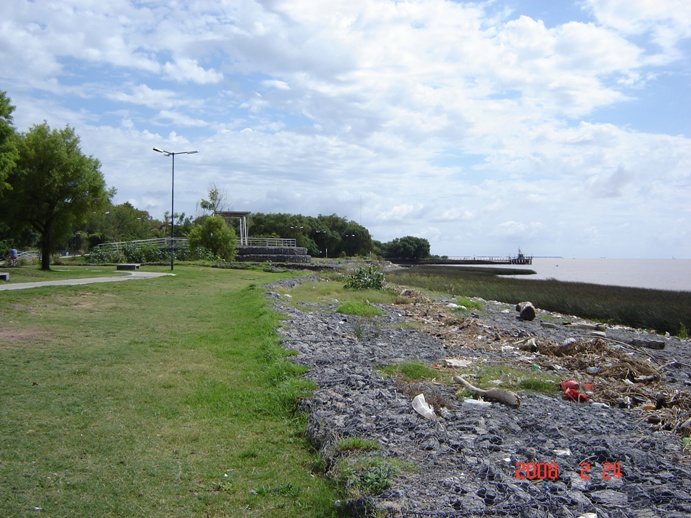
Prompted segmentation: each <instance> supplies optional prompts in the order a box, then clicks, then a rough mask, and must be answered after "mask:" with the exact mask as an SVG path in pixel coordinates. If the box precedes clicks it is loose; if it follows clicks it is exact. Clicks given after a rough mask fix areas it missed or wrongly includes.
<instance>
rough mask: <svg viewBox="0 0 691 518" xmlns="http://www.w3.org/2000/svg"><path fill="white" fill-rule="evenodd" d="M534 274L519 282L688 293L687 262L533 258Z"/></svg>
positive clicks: (689, 272) (690, 265)
mask: <svg viewBox="0 0 691 518" xmlns="http://www.w3.org/2000/svg"><path fill="white" fill-rule="evenodd" d="M515 268H523V269H529V270H535V271H536V272H537V275H530V276H519V278H523V279H557V280H558V281H573V282H587V283H590V284H605V285H609V286H629V287H634V288H652V289H657V290H676V291H691V259H562V258H555V259H533V264H532V266H515Z"/></svg>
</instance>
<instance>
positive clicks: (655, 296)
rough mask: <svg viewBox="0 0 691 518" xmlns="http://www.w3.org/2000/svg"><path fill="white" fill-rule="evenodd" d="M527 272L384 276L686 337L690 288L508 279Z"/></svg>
mask: <svg viewBox="0 0 691 518" xmlns="http://www.w3.org/2000/svg"><path fill="white" fill-rule="evenodd" d="M531 273H534V272H533V271H532V270H523V269H518V268H483V267H477V266H473V267H462V266H426V265H418V266H412V267H406V268H400V269H397V270H394V271H391V272H389V273H387V279H388V280H389V281H391V282H395V283H397V284H405V285H409V286H415V287H418V288H424V289H428V290H432V291H438V292H443V293H450V294H452V295H458V296H466V297H480V298H482V299H485V300H496V301H498V302H505V303H509V304H517V303H518V302H521V301H530V302H532V303H533V304H534V305H535V306H536V307H538V308H540V309H544V310H546V311H550V312H556V313H562V314H565V315H573V316H577V317H581V318H587V319H591V320H596V321H600V322H604V323H607V324H612V325H624V326H629V327H635V328H639V329H654V330H655V331H656V332H658V333H661V334H664V333H670V334H672V335H676V336H679V337H681V338H686V337H687V336H688V330H689V329H691V292H687V291H667V290H653V289H646V288H627V287H620V286H604V285H599V284H587V283H580V282H568V281H557V280H554V279H547V280H533V279H513V278H507V277H503V276H505V275H526V274H531Z"/></svg>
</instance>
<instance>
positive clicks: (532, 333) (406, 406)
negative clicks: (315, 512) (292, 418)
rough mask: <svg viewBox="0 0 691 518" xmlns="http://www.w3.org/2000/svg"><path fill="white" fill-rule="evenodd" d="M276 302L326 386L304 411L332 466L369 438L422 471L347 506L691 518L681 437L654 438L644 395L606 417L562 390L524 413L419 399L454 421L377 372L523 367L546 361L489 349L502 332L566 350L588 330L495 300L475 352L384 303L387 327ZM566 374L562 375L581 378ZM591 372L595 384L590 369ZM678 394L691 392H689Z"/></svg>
mask: <svg viewBox="0 0 691 518" xmlns="http://www.w3.org/2000/svg"><path fill="white" fill-rule="evenodd" d="M298 280H299V279H298ZM283 282H285V283H288V282H290V283H296V282H297V280H296V279H295V278H292V279H286V280H285V281H281V283H283ZM293 285H294V284H293ZM274 303H275V304H276V307H277V308H278V309H279V311H281V312H282V313H284V314H285V315H286V317H287V319H286V320H285V322H284V325H283V326H282V327H281V329H280V333H281V336H282V338H283V342H284V344H285V346H286V347H287V348H290V349H293V350H295V351H297V352H298V355H297V356H295V357H293V359H294V361H295V362H296V363H298V364H300V365H304V366H306V367H308V368H309V371H308V372H307V373H306V374H305V377H306V378H307V379H309V380H311V381H313V382H314V383H315V384H316V386H317V387H318V388H317V390H316V391H315V392H314V394H313V396H312V397H311V398H309V399H308V400H306V401H303V402H302V403H301V405H300V408H301V409H303V410H307V411H308V412H309V418H308V424H307V437H308V438H309V440H310V441H311V442H312V443H313V444H314V446H315V447H316V448H317V449H318V450H319V452H320V454H321V455H322V457H323V458H324V460H325V463H326V464H327V465H329V466H331V465H333V464H334V462H335V461H336V460H337V456H338V455H339V453H338V452H337V449H336V448H335V442H336V441H337V440H338V438H340V437H348V436H360V437H363V438H364V439H367V440H372V441H375V442H377V443H378V444H379V445H380V449H379V450H378V451H377V452H376V453H374V454H375V455H377V456H380V457H382V458H384V459H389V460H392V461H396V462H401V463H402V464H403V465H410V466H412V468H411V469H406V468H403V469H402V470H401V472H400V473H399V475H398V477H396V478H395V479H393V480H392V487H391V488H389V489H387V490H386V491H385V492H384V493H382V494H381V495H372V496H371V497H367V498H364V499H360V500H353V501H348V502H343V503H342V504H341V509H342V510H343V511H346V510H347V511H348V512H352V513H354V514H357V513H368V512H369V513H373V509H374V508H376V510H378V511H379V512H380V513H384V514H385V513H390V514H391V515H393V516H408V515H410V516H426V515H429V516H446V515H448V516H476V515H477V516H482V515H492V516H494V515H496V516H524V517H529V516H535V517H537V516H540V517H550V516H564V517H569V516H573V517H578V516H581V515H583V514H585V513H586V512H590V513H595V512H597V513H598V516H609V517H619V516H621V517H624V516H627V517H628V516H684V515H685V513H687V511H688V512H691V509H689V506H690V505H691V504H690V503H689V495H690V494H691V483H689V482H688V481H689V480H691V467H688V466H685V465H683V464H682V463H680V462H679V460H678V459H679V455H680V439H679V437H678V436H675V435H674V434H671V433H667V432H654V433H653V432H651V427H650V425H648V424H646V423H645V422H641V414H640V413H639V412H638V410H637V409H636V408H635V405H634V402H633V398H634V397H635V396H633V395H632V396H631V397H629V401H628V403H627V402H626V401H624V397H625V396H626V395H625V394H622V403H623V406H624V407H626V408H614V407H612V408H607V409H602V408H597V407H595V406H593V405H588V404H585V405H577V404H574V403H570V402H568V401H564V400H563V397H562V395H561V394H554V395H544V394H535V393H524V392H521V393H520V395H521V396H522V400H523V401H522V404H521V407H520V408H519V409H507V408H506V407H504V406H503V405H497V404H493V405H490V406H489V407H486V408H481V409H477V408H467V407H464V406H462V405H461V404H460V402H459V401H457V400H456V398H455V396H454V391H455V390H456V389H457V387H444V386H441V385H437V384H431V383H429V384H426V383H420V384H419V386H416V389H415V390H416V391H415V392H414V393H413V395H416V394H418V393H420V392H425V395H426V397H427V395H430V394H434V395H435V399H438V402H437V403H435V404H442V405H443V404H444V403H443V402H444V401H446V403H445V404H446V405H447V409H446V410H445V411H443V412H437V413H438V414H439V415H442V416H443V417H441V418H440V419H438V420H436V421H431V420H426V419H423V418H421V417H420V416H419V415H418V414H417V413H416V412H415V411H414V410H413V408H412V405H411V401H412V397H413V396H411V395H406V393H405V391H404V390H403V388H404V387H403V386H399V384H398V383H397V381H396V379H394V378H383V377H382V376H381V375H380V374H379V373H378V371H377V370H376V367H379V366H382V365H390V364H395V363H401V362H409V361H416V362H421V363H425V364H428V365H432V364H434V363H438V364H440V365H443V360H444V359H445V358H469V359H472V361H473V362H485V361H487V362H492V361H503V362H511V361H515V362H517V359H516V358H517V357H518V356H517V354H520V355H526V354H538V353H536V352H531V351H518V353H516V352H512V351H507V352H502V351H499V350H498V349H499V347H496V348H494V349H493V350H488V349H487V347H486V344H488V343H489V342H490V340H488V339H487V337H490V338H491V340H495V338H496V336H499V335H500V333H498V332H497V331H496V330H497V329H500V330H504V335H503V336H506V337H511V338H510V339H509V342H508V343H509V344H510V343H512V342H511V341H510V340H523V341H525V340H526V338H530V337H535V339H536V343H537V344H541V343H543V341H544V340H551V341H553V342H555V343H558V344H561V343H563V342H564V341H565V340H566V339H568V338H574V339H576V340H581V339H582V336H583V333H584V331H586V330H585V329H578V328H572V326H564V325H559V326H553V327H552V326H549V327H544V326H542V325H541V324H540V322H535V321H529V320H521V321H517V320H516V318H515V314H512V313H503V312H502V311H503V310H504V309H506V308H507V306H506V305H501V304H498V303H492V302H486V303H483V304H485V310H484V311H483V312H482V314H483V316H482V317H481V318H482V320H481V322H480V323H479V324H478V333H481V334H482V335H483V336H484V337H485V339H484V341H483V342H480V344H481V346H479V347H473V346H472V345H471V344H466V343H463V344H454V343H453V342H444V341H442V340H441V339H440V338H439V337H435V336H432V335H431V334H427V333H424V332H422V331H421V330H419V329H415V328H413V327H410V326H405V325H402V324H404V323H405V322H406V316H405V313H406V312H407V311H408V310H403V309H400V308H396V310H393V311H392V310H391V309H390V308H386V307H382V309H384V310H385V311H386V312H387V314H386V315H385V316H382V317H376V318H374V319H361V318H358V317H352V316H348V317H347V319H346V318H345V317H344V316H343V315H338V314H337V313H335V311H334V309H335V303H334V304H333V306H331V307H328V308H324V307H321V308H320V307H317V306H309V307H308V308H307V309H309V312H307V311H304V312H303V311H301V310H299V309H296V308H294V307H291V306H289V305H288V304H287V303H285V301H284V300H282V299H281V298H276V299H275V301H274ZM435 314H436V313H435ZM454 325H456V326H458V325H461V324H459V323H455V324H454ZM482 326H485V327H482ZM519 326H520V329H518V327H519ZM356 328H357V329H360V330H362V333H361V338H360V339H356V338H355V336H356V334H355V332H354V331H355V329H356ZM586 332H587V331H586ZM607 335H608V336H612V337H613V338H614V339H616V340H618V341H620V342H624V343H630V340H632V339H641V340H648V339H649V338H650V337H648V335H647V334H646V333H645V332H643V331H640V330H632V329H623V328H617V329H612V330H610V329H608V330H607ZM492 337H495V338H492ZM650 339H654V337H653V338H650ZM666 344H667V346H666V348H665V349H664V350H660V351H659V352H656V353H655V354H659V355H666V356H662V358H664V359H665V360H666V361H668V360H669V365H670V367H669V368H673V369H674V372H675V378H678V379H680V380H691V378H689V374H690V373H691V369H689V367H688V366H687V365H686V364H683V363H679V362H677V363H672V361H671V360H673V359H674V358H684V357H688V352H689V349H688V342H686V343H680V342H678V341H676V342H675V341H674V340H673V339H667V340H666ZM627 350H630V348H629V349H627ZM538 351H539V348H538ZM646 354H652V353H651V352H650V351H649V352H648V353H646ZM538 357H539V356H538ZM530 361H536V360H530ZM598 367H601V369H602V370H601V372H602V371H604V370H606V369H605V367H604V366H603V365H598ZM556 372H561V374H562V376H565V377H564V378H563V379H568V377H567V376H574V377H575V375H574V374H573V373H563V371H556ZM601 372H600V373H596V374H593V375H591V376H595V377H597V375H599V374H601ZM581 374H582V375H585V369H584V370H583V373H581ZM663 379H664V377H663ZM656 383H657V382H656ZM637 386H640V385H637ZM678 388H679V390H686V391H688V388H685V387H684V385H683V383H679V385H678ZM418 389H419V390H418ZM666 392H667V393H669V394H672V393H673V392H671V391H666ZM626 397H628V396H626ZM428 401H429V400H428ZM629 407H633V408H629ZM437 410H439V409H437ZM566 450H568V451H569V452H570V455H564V456H557V453H556V452H557V451H562V452H563V451H566ZM561 455H563V453H562V454H561ZM584 460H585V461H587V462H589V463H590V469H589V470H587V471H586V472H585V473H584V474H585V475H587V476H589V477H590V478H589V479H586V478H581V471H582V470H583V469H584V468H583V466H581V465H580V464H579V463H581V462H582V461H584ZM530 462H532V463H535V465H536V466H537V465H538V464H539V463H547V464H549V463H556V464H557V465H558V472H559V475H558V477H557V479H556V480H540V479H537V478H533V479H532V480H530V479H527V478H526V479H524V480H520V479H518V478H517V476H519V475H520V474H521V473H523V474H525V472H521V473H519V468H520V465H521V464H519V463H523V464H527V463H530ZM605 462H610V463H611V462H618V463H620V466H621V472H622V477H621V479H619V478H616V477H614V478H612V479H611V480H604V479H603V477H602V475H603V469H604V468H603V463H605ZM543 469H544V468H543ZM531 474H533V475H534V474H535V472H531ZM370 504H371V506H373V507H370ZM361 515H363V514H361Z"/></svg>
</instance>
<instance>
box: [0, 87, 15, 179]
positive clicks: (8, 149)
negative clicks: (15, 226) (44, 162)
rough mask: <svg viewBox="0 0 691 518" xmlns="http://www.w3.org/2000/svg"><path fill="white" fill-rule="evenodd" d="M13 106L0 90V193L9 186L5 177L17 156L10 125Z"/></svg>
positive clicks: (10, 170)
mask: <svg viewBox="0 0 691 518" xmlns="http://www.w3.org/2000/svg"><path fill="white" fill-rule="evenodd" d="M13 111H14V106H12V105H11V104H10V99H9V98H8V97H7V95H6V92H0V193H2V192H3V191H6V190H8V189H9V188H10V185H9V184H8V183H6V180H7V177H8V176H9V175H10V173H11V172H12V170H13V169H14V167H15V163H16V162H17V158H18V157H19V155H18V152H17V138H16V133H15V130H14V126H13V125H12V112H13Z"/></svg>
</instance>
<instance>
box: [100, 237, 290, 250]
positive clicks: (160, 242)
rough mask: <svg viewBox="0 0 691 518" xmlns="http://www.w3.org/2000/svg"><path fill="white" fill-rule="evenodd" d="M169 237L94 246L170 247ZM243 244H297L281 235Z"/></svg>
mask: <svg viewBox="0 0 691 518" xmlns="http://www.w3.org/2000/svg"><path fill="white" fill-rule="evenodd" d="M170 241H171V240H170V238H169V237H160V238H156V239H138V240H135V241H119V242H116V243H101V244H100V245H96V248H99V249H101V250H109V251H110V250H114V251H120V249H121V248H124V247H126V246H127V247H140V246H148V247H152V248H170ZM186 244H187V238H184V237H176V238H175V247H176V248H177V247H179V246H180V245H182V246H184V245H186ZM245 246H261V247H271V248H294V247H296V246H297V242H296V240H295V239H284V238H282V237H253V238H248V239H247V244H246V245H245Z"/></svg>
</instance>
